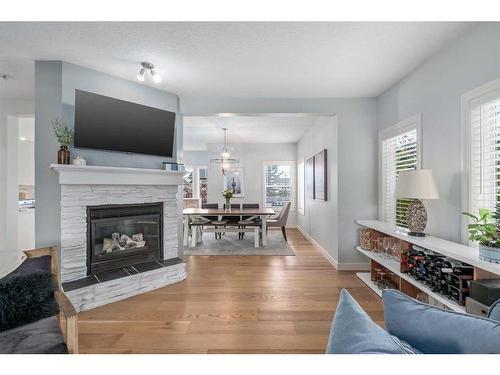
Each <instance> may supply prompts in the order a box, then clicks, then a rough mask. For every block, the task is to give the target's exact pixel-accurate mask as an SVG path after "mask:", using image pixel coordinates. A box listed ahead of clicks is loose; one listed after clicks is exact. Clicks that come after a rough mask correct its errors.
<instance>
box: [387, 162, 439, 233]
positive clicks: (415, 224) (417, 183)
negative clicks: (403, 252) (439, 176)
mask: <svg viewBox="0 0 500 375" xmlns="http://www.w3.org/2000/svg"><path fill="white" fill-rule="evenodd" d="M395 197H396V198H398V199H414V201H413V202H411V203H410V204H409V205H408V209H407V211H406V224H407V225H408V229H409V230H410V232H409V233H408V234H409V235H410V236H416V237H424V236H425V233H424V230H425V226H426V225H427V211H426V210H425V206H424V204H423V203H422V199H439V193H438V191H437V188H436V183H435V182H434V178H433V176H432V171H431V170H430V169H415V170H410V171H403V172H400V173H399V177H398V181H397V185H396V192H395Z"/></svg>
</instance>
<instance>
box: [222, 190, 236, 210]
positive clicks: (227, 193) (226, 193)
mask: <svg viewBox="0 0 500 375" xmlns="http://www.w3.org/2000/svg"><path fill="white" fill-rule="evenodd" d="M233 194H234V193H233V191H232V190H224V191H223V192H222V196H223V197H224V198H225V199H226V201H225V202H224V211H225V212H231V198H232V197H233Z"/></svg>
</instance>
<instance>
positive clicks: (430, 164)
mask: <svg viewBox="0 0 500 375" xmlns="http://www.w3.org/2000/svg"><path fill="white" fill-rule="evenodd" d="M499 41H500V24H498V23H484V24H481V25H479V26H478V27H476V28H474V29H472V30H471V31H470V32H469V33H467V34H465V35H463V36H462V37H460V38H459V39H457V40H456V41H454V42H453V43H451V44H450V45H449V46H447V47H446V48H445V49H443V50H441V51H440V53H438V54H437V55H435V56H434V57H432V58H431V59H430V60H428V61H427V62H426V63H425V64H423V65H422V66H420V67H419V68H418V69H416V70H415V71H414V72H413V73H412V74H410V75H409V76H407V77H406V78H404V79H403V80H401V81H400V82H399V83H398V84H397V85H395V86H394V87H392V88H391V89H390V90H388V91H387V92H385V93H384V94H383V95H381V96H379V97H378V98H377V122H378V126H379V129H383V128H385V127H388V126H391V125H393V124H395V123H397V122H398V121H400V120H403V119H405V118H407V117H409V116H411V115H413V114H416V113H420V112H421V113H422V114H423V120H422V121H423V147H422V148H423V154H422V155H423V167H424V168H430V169H432V170H433V172H434V178H435V179H436V184H437V187H438V189H439V194H440V196H441V198H440V199H439V200H436V201H427V202H426V206H427V208H428V214H429V220H428V225H427V232H428V233H429V234H432V235H435V236H439V237H443V238H446V239H448V240H451V241H456V242H460V240H461V236H460V230H461V226H460V222H461V215H460V212H461V173H462V171H461V162H462V155H461V126H460V97H461V95H462V94H464V93H466V92H468V91H470V90H472V89H474V88H476V87H478V86H480V85H482V84H484V83H486V82H489V81H492V80H495V79H498V78H500V63H499V62H500V48H499Z"/></svg>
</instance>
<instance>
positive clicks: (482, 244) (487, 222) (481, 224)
mask: <svg viewBox="0 0 500 375" xmlns="http://www.w3.org/2000/svg"><path fill="white" fill-rule="evenodd" d="M462 214H463V215H466V216H468V217H469V218H470V219H471V220H472V224H469V226H468V229H469V239H470V240H471V241H474V242H477V243H478V245H479V257H480V258H481V259H482V260H485V261H487V262H493V263H500V205H497V207H496V210H495V212H493V213H492V212H491V211H490V210H488V209H486V208H481V209H480V210H479V216H476V215H473V214H470V213H468V212H462Z"/></svg>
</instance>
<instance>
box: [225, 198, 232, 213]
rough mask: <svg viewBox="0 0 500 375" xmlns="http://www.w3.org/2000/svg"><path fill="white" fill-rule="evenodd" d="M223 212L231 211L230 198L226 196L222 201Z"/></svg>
mask: <svg viewBox="0 0 500 375" xmlns="http://www.w3.org/2000/svg"><path fill="white" fill-rule="evenodd" d="M224 212H231V200H230V199H229V198H226V202H225V203H224Z"/></svg>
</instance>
